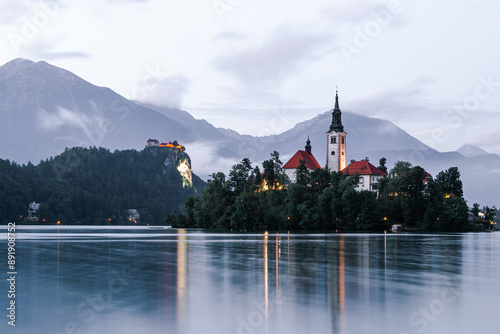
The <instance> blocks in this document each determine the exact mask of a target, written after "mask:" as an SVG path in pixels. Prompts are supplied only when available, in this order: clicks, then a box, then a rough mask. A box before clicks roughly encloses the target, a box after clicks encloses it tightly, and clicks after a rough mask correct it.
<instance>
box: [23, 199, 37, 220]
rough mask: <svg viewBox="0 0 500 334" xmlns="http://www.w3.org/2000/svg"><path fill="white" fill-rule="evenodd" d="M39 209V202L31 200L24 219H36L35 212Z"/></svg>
mask: <svg viewBox="0 0 500 334" xmlns="http://www.w3.org/2000/svg"><path fill="white" fill-rule="evenodd" d="M39 209H40V203H35V202H34V201H33V202H31V203H30V204H29V206H28V216H27V217H26V220H29V221H38V216H37V212H38V210H39Z"/></svg>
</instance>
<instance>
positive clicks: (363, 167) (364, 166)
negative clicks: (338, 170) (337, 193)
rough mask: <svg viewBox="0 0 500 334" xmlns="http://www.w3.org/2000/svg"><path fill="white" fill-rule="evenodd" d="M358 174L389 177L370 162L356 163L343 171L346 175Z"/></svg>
mask: <svg viewBox="0 0 500 334" xmlns="http://www.w3.org/2000/svg"><path fill="white" fill-rule="evenodd" d="M356 172H358V174H359V175H384V176H385V175H387V173H384V172H382V171H381V170H380V169H378V168H377V167H375V166H373V165H372V164H371V163H369V162H368V161H354V162H353V163H352V164H350V165H349V166H347V167H346V168H344V170H342V173H344V174H345V175H354V173H356Z"/></svg>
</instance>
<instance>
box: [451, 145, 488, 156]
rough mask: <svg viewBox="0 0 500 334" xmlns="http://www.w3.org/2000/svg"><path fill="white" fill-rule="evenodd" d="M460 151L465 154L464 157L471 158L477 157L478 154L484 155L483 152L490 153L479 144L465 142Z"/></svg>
mask: <svg viewBox="0 0 500 334" xmlns="http://www.w3.org/2000/svg"><path fill="white" fill-rule="evenodd" d="M457 152H458V153H460V154H461V155H463V156H464V157H467V158H471V157H475V156H478V155H483V154H489V153H488V152H486V151H485V150H483V149H482V148H480V147H479V146H475V145H471V144H465V145H464V146H462V147H460V148H459V149H458V150H457Z"/></svg>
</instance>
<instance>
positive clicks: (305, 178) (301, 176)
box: [295, 159, 309, 188]
mask: <svg viewBox="0 0 500 334" xmlns="http://www.w3.org/2000/svg"><path fill="white" fill-rule="evenodd" d="M295 180H296V182H297V184H300V185H301V186H303V187H304V188H306V187H307V185H308V184H309V170H308V169H307V167H306V161H305V160H304V159H300V160H299V165H298V166H297V169H296V170H295Z"/></svg>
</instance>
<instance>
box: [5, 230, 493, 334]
mask: <svg viewBox="0 0 500 334" xmlns="http://www.w3.org/2000/svg"><path fill="white" fill-rule="evenodd" d="M499 242H500V238H499V237H498V234H497V233H492V234H453V235H404V234H398V235H394V234H382V235H362V234H358V235H343V234H289V233H287V234H269V233H265V234H258V233H256V234H231V233H210V232H205V231H196V230H149V229H141V228H137V229H126V228H110V229H108V228H106V229H102V228H67V227H60V228H56V229H47V228H45V229H34V228H28V229H25V230H23V231H21V232H20V233H19V235H18V253H19V258H18V264H19V268H18V272H19V276H18V290H19V295H18V298H17V301H18V305H19V313H18V314H19V318H18V327H17V328H16V332H17V333H60V332H64V331H65V328H66V326H68V324H69V326H70V327H71V326H76V327H75V328H76V329H78V330H80V332H81V333H121V334H127V333H137V332H147V333H223V334H224V333H228V334H229V333H306V332H311V333H367V332H370V333H401V332H405V333H417V332H420V331H423V330H424V328H425V331H426V332H427V333H444V332H454V333H469V332H470V331H472V330H474V328H476V329H477V330H479V329H480V330H481V332H485V333H486V332H492V330H493V329H494V328H496V324H495V322H494V320H493V319H495V313H494V310H496V309H497V308H498V306H499V305H498V302H497V297H498V296H499V293H500V288H498V286H497V284H496V278H497V277H498V274H499V270H500V263H499V261H498V257H495V253H494V252H495V249H498V246H496V245H497V244H498V243H499ZM0 244H1V245H0V246H1V247H3V248H2V249H5V247H4V246H5V245H6V240H5V238H3V239H0ZM495 246H496V247H495ZM2 284H5V283H2ZM2 288H4V286H3V285H2ZM4 290H5V289H4ZM479 318H480V319H482V320H481V322H479V323H478V322H477V321H476V320H475V319H479ZM6 329H7V327H6V324H5V323H2V324H0V330H1V332H2V333H3V332H5V331H4V330H6ZM477 330H476V331H477Z"/></svg>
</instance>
